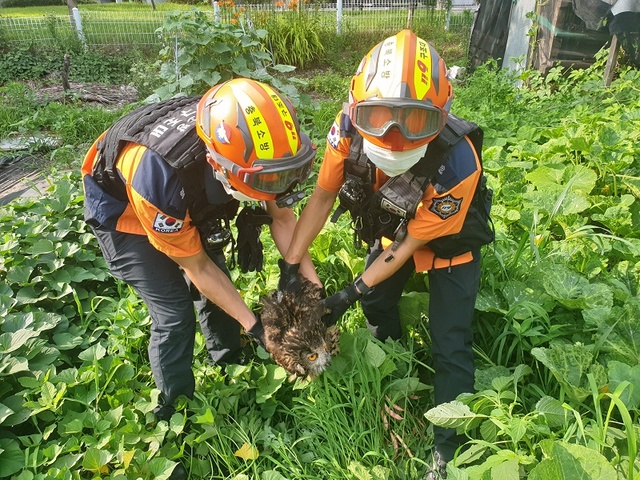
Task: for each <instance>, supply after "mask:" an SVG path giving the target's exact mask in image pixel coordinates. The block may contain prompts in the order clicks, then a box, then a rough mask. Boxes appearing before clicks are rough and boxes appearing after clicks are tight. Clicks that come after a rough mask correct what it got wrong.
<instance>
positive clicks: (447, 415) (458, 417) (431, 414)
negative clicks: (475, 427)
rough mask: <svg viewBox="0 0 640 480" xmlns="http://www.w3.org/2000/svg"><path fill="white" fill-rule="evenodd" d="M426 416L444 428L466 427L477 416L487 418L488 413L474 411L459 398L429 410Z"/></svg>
mask: <svg viewBox="0 0 640 480" xmlns="http://www.w3.org/2000/svg"><path fill="white" fill-rule="evenodd" d="M424 416H425V417H426V418H427V420H429V421H430V422H431V423H433V424H434V425H436V426H438V427H444V428H459V427H464V426H465V425H468V424H469V423H470V422H471V421H472V420H475V419H477V418H487V416H486V415H479V414H475V413H473V412H472V411H471V410H470V409H469V407H468V406H467V405H465V404H463V403H462V402H460V401H458V400H454V401H453V402H447V403H442V404H440V405H438V406H436V407H434V408H432V409H431V410H429V411H428V412H427V413H425V414H424Z"/></svg>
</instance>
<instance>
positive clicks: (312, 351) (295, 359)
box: [281, 322, 331, 378]
mask: <svg viewBox="0 0 640 480" xmlns="http://www.w3.org/2000/svg"><path fill="white" fill-rule="evenodd" d="M313 323H314V324H315V325H309V324H306V325H305V326H304V328H300V327H294V328H292V329H290V330H289V331H287V332H286V333H285V335H284V338H283V342H282V345H281V348H282V350H283V351H284V352H286V354H287V355H288V356H289V358H290V360H291V363H290V365H291V367H292V369H293V370H295V371H294V372H290V373H295V374H296V375H299V376H306V377H310V378H314V377H317V376H318V375H320V374H321V373H322V372H323V371H324V370H325V369H326V368H327V367H328V366H329V365H330V364H331V339H330V338H327V331H326V330H327V329H326V327H325V325H324V324H323V323H322V322H317V323H316V322H313Z"/></svg>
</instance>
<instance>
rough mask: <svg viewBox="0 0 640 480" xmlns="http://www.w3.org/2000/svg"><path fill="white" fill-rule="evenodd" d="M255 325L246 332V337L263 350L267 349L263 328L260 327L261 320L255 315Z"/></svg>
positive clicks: (258, 315)
mask: <svg viewBox="0 0 640 480" xmlns="http://www.w3.org/2000/svg"><path fill="white" fill-rule="evenodd" d="M255 316H256V324H255V325H254V326H253V327H251V328H250V329H249V330H247V335H249V336H250V337H251V339H252V340H253V341H254V342H256V343H257V344H258V345H260V346H261V347H262V348H264V349H265V350H266V349H267V347H266V344H265V341H264V327H263V326H262V320H260V314H258V313H256V314H255Z"/></svg>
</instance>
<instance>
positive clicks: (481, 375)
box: [474, 365, 511, 392]
mask: <svg viewBox="0 0 640 480" xmlns="http://www.w3.org/2000/svg"><path fill="white" fill-rule="evenodd" d="M510 375H511V372H510V371H509V369H508V368H507V367H503V366H502V365H496V366H493V367H488V368H478V369H477V370H476V375H475V384H474V388H475V389H476V390H477V391H479V392H481V391H482V390H489V389H491V388H492V385H493V380H494V379H495V378H498V377H509V376H510Z"/></svg>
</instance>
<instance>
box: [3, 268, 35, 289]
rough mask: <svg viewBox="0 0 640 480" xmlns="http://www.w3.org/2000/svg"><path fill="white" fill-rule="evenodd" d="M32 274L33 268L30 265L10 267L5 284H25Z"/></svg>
mask: <svg viewBox="0 0 640 480" xmlns="http://www.w3.org/2000/svg"><path fill="white" fill-rule="evenodd" d="M32 273H33V266H31V265H16V266H15V267H11V268H10V269H9V271H8V272H7V277H6V278H7V282H8V283H17V284H19V285H21V284H23V283H27V282H28V281H29V278H30V277H31V274H32Z"/></svg>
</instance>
